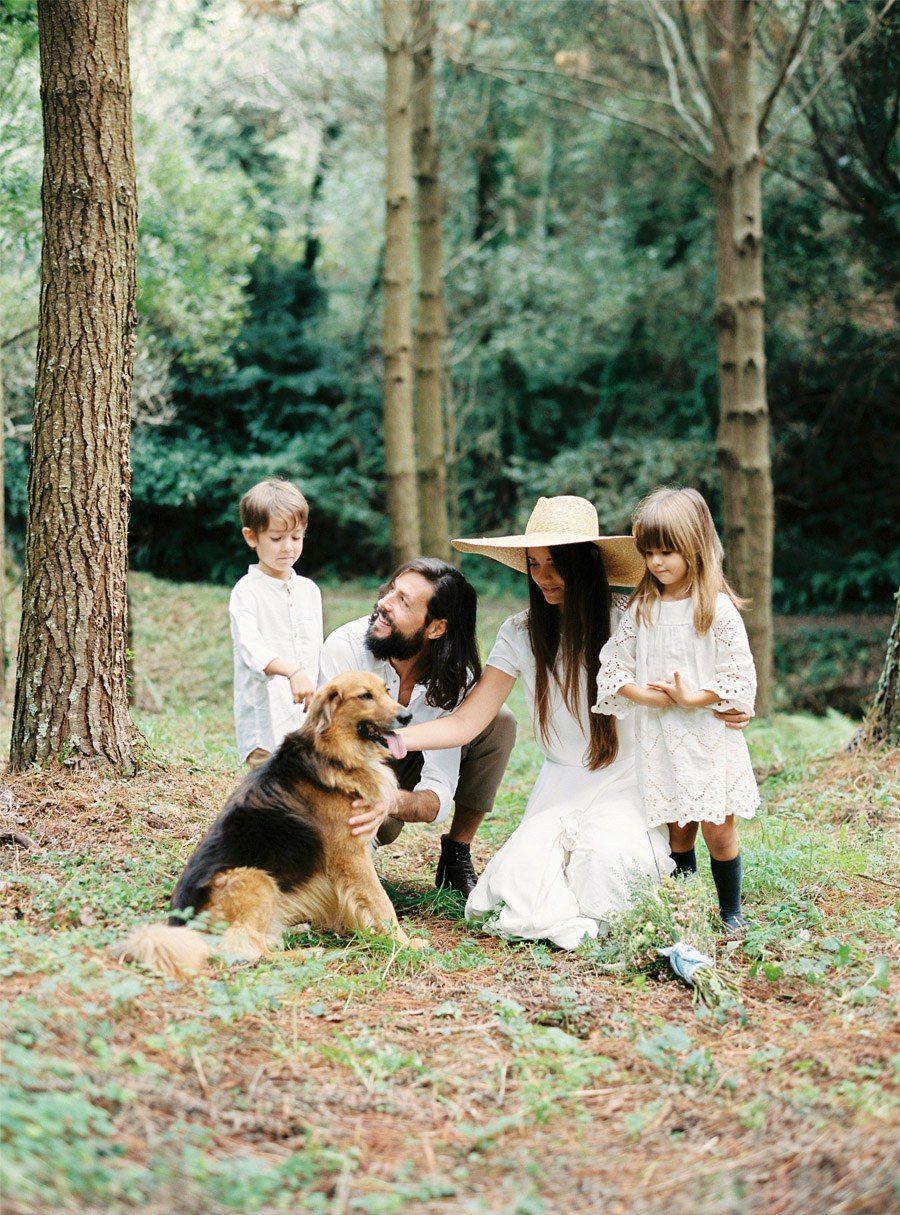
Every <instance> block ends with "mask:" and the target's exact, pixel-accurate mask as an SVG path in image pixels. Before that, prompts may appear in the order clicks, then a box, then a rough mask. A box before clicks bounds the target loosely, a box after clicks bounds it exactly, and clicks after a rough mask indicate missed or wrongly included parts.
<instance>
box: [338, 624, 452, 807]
mask: <svg viewBox="0 0 900 1215" xmlns="http://www.w3.org/2000/svg"><path fill="white" fill-rule="evenodd" d="M368 624H369V619H368V617H367V616H362V617H361V618H360V619H359V620H351V621H350V623H349V624H343V625H341V626H340V628H337V629H335V630H334V632H333V633H329V634H328V640H327V641H326V642H325V645H324V647H323V649H322V655H321V660H320V662H319V687H321V686H322V684H323V683H327V682H328V680H329V679H334V677H335V676H336V675H342V674H343V673H344V672H345V671H371V672H372V673H373V674H375V675H378V676H380V677H381V678H382V679H383V680H384V682H385V684H386V685H387V690H388V694H389V695H391V696H393V698H394V700H396V699H397V695H398V693H399V691H400V676H399V675H398V674H397V672H396V671H395V670H394V668H393V667H392V666H391V664H390V662H388V660H387V659H386V658H376V657H375V656H374V655H373V654H372V653H371V651H370V650H368V649H367V648H366V644H365V635H366V628H367V627H368ZM460 699H462V697H460ZM406 707H407V708H408V709H409V711H410V713H412V723H411V724H412V725H418V723H419V722H422V721H434V719H435V718H436V717H444V716H446V714H447V712H448V710H447V709H438V708H435V706H434V705H429V704H426V703H425V686H424V684H421V683H417V684H415V686H414V687H413V690H412V695H411V696H410V698H409V704H408V705H407V706H406ZM459 761H460V749H459V747H453V748H451V749H450V750H447V751H423V752H422V774H421V776H420V777H419V782H418V784H417V785H416V787H415V790H414V791H415V792H416V793H419V792H421V791H422V790H423V789H430V790H431V791H432V792H433V793H436V794H437V797H438V799H439V801H440V809H439V810H438V812H437V818H434V819H432V824H436V823H441V822H443V821H444V819H445V818H446V817H447V815H448V814H449V813H450V809H451V806H452V804H453V794H454V793H455V792H456V783H457V781H458V780H459Z"/></svg>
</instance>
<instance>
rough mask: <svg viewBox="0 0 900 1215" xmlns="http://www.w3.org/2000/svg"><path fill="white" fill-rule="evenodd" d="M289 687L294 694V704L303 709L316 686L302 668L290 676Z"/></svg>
mask: <svg viewBox="0 0 900 1215" xmlns="http://www.w3.org/2000/svg"><path fill="white" fill-rule="evenodd" d="M290 685H291V691H292V692H293V694H294V704H295V705H303V707H304V709H305V708H306V706H307V704H308V702H309V698H310V696H312V694H313V692H315V690H316V685H315V684H314V683H313V681H312V680H311V679H310V677H309V676H308V675H307V673H306V672H305V671H304V670H303V668H302V667H300V668H299V669H298V670H296V671H295V672H294V673H293V675H291V677H290Z"/></svg>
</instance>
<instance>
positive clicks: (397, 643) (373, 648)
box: [365, 608, 426, 662]
mask: <svg viewBox="0 0 900 1215" xmlns="http://www.w3.org/2000/svg"><path fill="white" fill-rule="evenodd" d="M380 615H381V614H380V612H379V611H378V609H377V608H376V609H375V610H374V611H373V612H372V615H371V616H370V617H369V625H368V628H367V629H366V636H365V644H366V649H367V650H368V651H369V653H370V654H371V655H372V657H373V658H379V659H388V658H396V659H397V660H398V661H399V662H406V660H407V659H409V658H415V657H416V655H417V654H419V653H420V652H421V651H422V649H423V648H424V645H425V627H426V626H425V625H424V624H423V625H422V627H421V628H420V629H419V630H418V631H417V632H415V633H413V635H412V637H405V636H404V635H403V633H401V632H400V631H399V629H398V628H397V626H396V625H394V624H391V626H390V628H391V631H390V632H389V633H388V634H387V636H386V637H373V636H372V625H373V624H374V623H375V621H376V620H378V619H379V617H380ZM381 619H382V620H385V621H386V622H387V618H386V617H384V616H381Z"/></svg>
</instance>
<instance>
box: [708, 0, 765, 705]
mask: <svg viewBox="0 0 900 1215" xmlns="http://www.w3.org/2000/svg"><path fill="white" fill-rule="evenodd" d="M732 16H733V19H734V65H733V95H732V110H731V139H732V143H733V154H734V201H735V210H734V246H735V254H736V269H735V303H736V308H735V361H736V368H737V391H736V399H735V400H734V402H733V404H732V403H730V402H728V401H725V400H724V399H723V402H722V403H723V406H724V410H723V414H722V419H721V427H720V432H719V453H720V457H719V458H720V465H721V468H722V479H723V488H724V498H725V530H726V539H727V544H728V550H729V568H730V573H731V575H732V577H733V579H734V582H735V585H736V588H737V590H738V591H739V592H740V594H742V595H746V596H748V597H749V599H750V601H751V602H750V611H749V614H748V619H747V632H748V634H749V637H750V646H751V649H752V650H753V656H754V658H755V660H756V669H757V675H758V679H759V690H758V693H757V711H758V712H759V713H761V714H766V713H768V711H769V707H770V704H771V696H772V547H773V531H774V509H773V493H772V467H771V459H770V454H769V408H768V403H767V400H766V359H765V342H764V331H763V314H764V304H765V296H764V292H763V274H762V243H763V241H762V188H761V183H762V158H761V156H760V151H759V140H758V136H757V115H756V79H755V75H756V73H755V35H754V28H753V22H754V17H755V0H737V2H736V3H734V4H733V5H732Z"/></svg>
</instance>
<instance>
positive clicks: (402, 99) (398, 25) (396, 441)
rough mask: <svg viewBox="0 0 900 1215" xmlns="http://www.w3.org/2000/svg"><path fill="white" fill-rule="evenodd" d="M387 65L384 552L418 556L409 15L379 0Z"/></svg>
mask: <svg viewBox="0 0 900 1215" xmlns="http://www.w3.org/2000/svg"><path fill="white" fill-rule="evenodd" d="M383 17H384V34H385V44H384V53H385V61H386V69H387V79H386V86H385V127H386V134H387V173H386V187H385V201H386V213H387V214H386V225H385V250H384V464H385V475H386V480H387V509H388V522H389V526H390V543H391V556H392V559H393V562H394V564H395V565H399V564H400V563H401V562H403V561H410V560H412V559H413V558H414V557H417V556H419V555H420V544H419V513H418V501H417V486H416V457H415V444H414V438H413V385H412V257H411V254H412V209H411V207H412V204H411V197H412V17H411V13H410V8H409V3H408V0H383Z"/></svg>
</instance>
